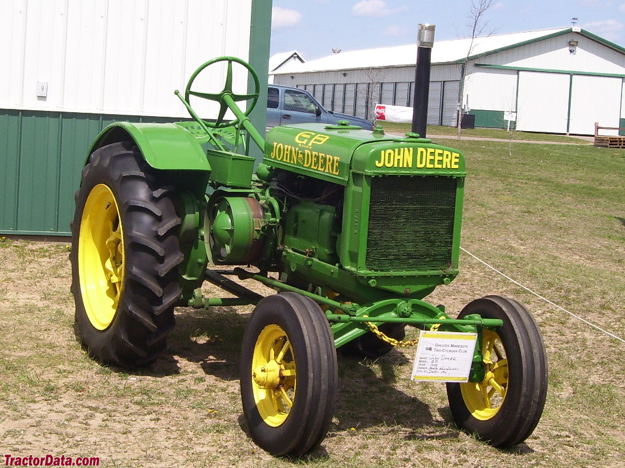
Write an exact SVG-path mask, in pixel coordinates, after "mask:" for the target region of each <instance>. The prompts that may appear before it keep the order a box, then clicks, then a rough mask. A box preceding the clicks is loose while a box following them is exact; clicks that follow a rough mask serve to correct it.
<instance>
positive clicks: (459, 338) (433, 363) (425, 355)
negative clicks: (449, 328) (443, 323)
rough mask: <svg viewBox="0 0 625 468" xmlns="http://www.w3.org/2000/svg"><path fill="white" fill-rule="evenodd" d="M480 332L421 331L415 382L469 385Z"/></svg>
mask: <svg viewBox="0 0 625 468" xmlns="http://www.w3.org/2000/svg"><path fill="white" fill-rule="evenodd" d="M476 343H477V333H456V332H438V331H425V330H421V333H420V335H419V346H418V347H417V354H416V356H415V361H414V366H413V368H412V380H423V381H437V382H468V380H469V372H470V371H471V364H472V362H473V352H474V350H475V344H476Z"/></svg>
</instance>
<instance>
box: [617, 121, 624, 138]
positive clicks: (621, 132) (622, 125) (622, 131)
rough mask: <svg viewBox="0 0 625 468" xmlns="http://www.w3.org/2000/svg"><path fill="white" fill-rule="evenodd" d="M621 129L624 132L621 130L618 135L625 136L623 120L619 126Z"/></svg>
mask: <svg viewBox="0 0 625 468" xmlns="http://www.w3.org/2000/svg"><path fill="white" fill-rule="evenodd" d="M618 126H619V128H622V129H623V130H619V132H618V134H619V135H621V136H625V119H621V121H620V123H619V124H618Z"/></svg>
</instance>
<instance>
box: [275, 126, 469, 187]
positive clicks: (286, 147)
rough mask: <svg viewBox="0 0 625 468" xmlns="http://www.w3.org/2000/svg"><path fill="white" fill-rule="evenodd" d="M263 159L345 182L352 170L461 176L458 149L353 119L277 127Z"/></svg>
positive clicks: (288, 167) (338, 182) (310, 175)
mask: <svg viewBox="0 0 625 468" xmlns="http://www.w3.org/2000/svg"><path fill="white" fill-rule="evenodd" d="M265 148H266V153H265V157H264V163H265V164H267V165H268V166H272V167H276V168H280V169H285V170H288V171H290V172H294V173H297V174H301V175H306V176H309V177H314V178H317V179H321V180H326V181H329V182H334V183H336V184H340V185H347V182H348V180H349V174H350V171H354V172H358V173H361V174H368V175H376V174H378V175H381V174H386V175H391V174H396V175H401V174H404V175H409V174H414V175H432V174H440V175H447V176H457V177H463V176H464V175H465V168H464V157H463V156H462V154H461V153H460V152H459V151H458V150H454V149H451V148H446V147H443V146H440V145H435V144H433V143H432V142H431V141H430V140H428V139H425V138H419V137H417V136H416V135H414V134H408V136H407V137H406V138H399V137H394V136H391V135H385V134H384V132H383V131H381V129H380V130H377V129H376V130H374V131H368V130H362V129H361V128H360V127H356V126H351V125H349V124H346V123H345V124H343V123H341V124H339V125H327V124H301V125H288V126H287V125H285V126H280V127H275V128H273V129H272V130H270V131H269V133H268V134H267V144H266V146H265Z"/></svg>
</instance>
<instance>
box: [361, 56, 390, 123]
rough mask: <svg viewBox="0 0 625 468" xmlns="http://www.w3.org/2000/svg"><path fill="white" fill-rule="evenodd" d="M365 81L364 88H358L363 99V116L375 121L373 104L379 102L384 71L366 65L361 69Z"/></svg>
mask: <svg viewBox="0 0 625 468" xmlns="http://www.w3.org/2000/svg"><path fill="white" fill-rule="evenodd" d="M363 73H364V75H365V79H366V82H365V83H364V85H365V89H364V90H359V93H358V94H359V95H362V97H363V98H364V100H365V118H366V119H367V120H370V121H371V122H372V123H375V117H376V116H375V106H376V104H380V102H379V101H380V100H381V98H382V96H381V83H382V78H383V77H384V73H383V71H382V70H381V69H380V68H374V67H368V68H365V69H363Z"/></svg>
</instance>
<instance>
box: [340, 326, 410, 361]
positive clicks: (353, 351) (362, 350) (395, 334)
mask: <svg viewBox="0 0 625 468" xmlns="http://www.w3.org/2000/svg"><path fill="white" fill-rule="evenodd" d="M378 328H379V329H380V331H381V332H382V333H384V334H385V335H386V336H388V337H389V338H394V339H396V340H397V341H401V340H403V339H404V338H405V337H406V325H404V324H403V323H383V324H382V325H380V326H379V327H378ZM393 348H394V346H393V345H391V344H389V343H387V342H386V341H382V340H381V339H380V338H378V337H377V336H375V335H374V334H373V333H371V332H367V333H365V334H364V335H362V336H359V337H358V338H356V339H353V340H352V341H350V342H349V343H347V344H344V345H343V346H341V347H340V348H339V351H341V352H342V353H343V354H344V355H347V356H354V357H359V358H363V357H367V358H370V359H378V358H380V357H382V356H385V355H386V354H388V353H390V352H391V351H392V350H393Z"/></svg>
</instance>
